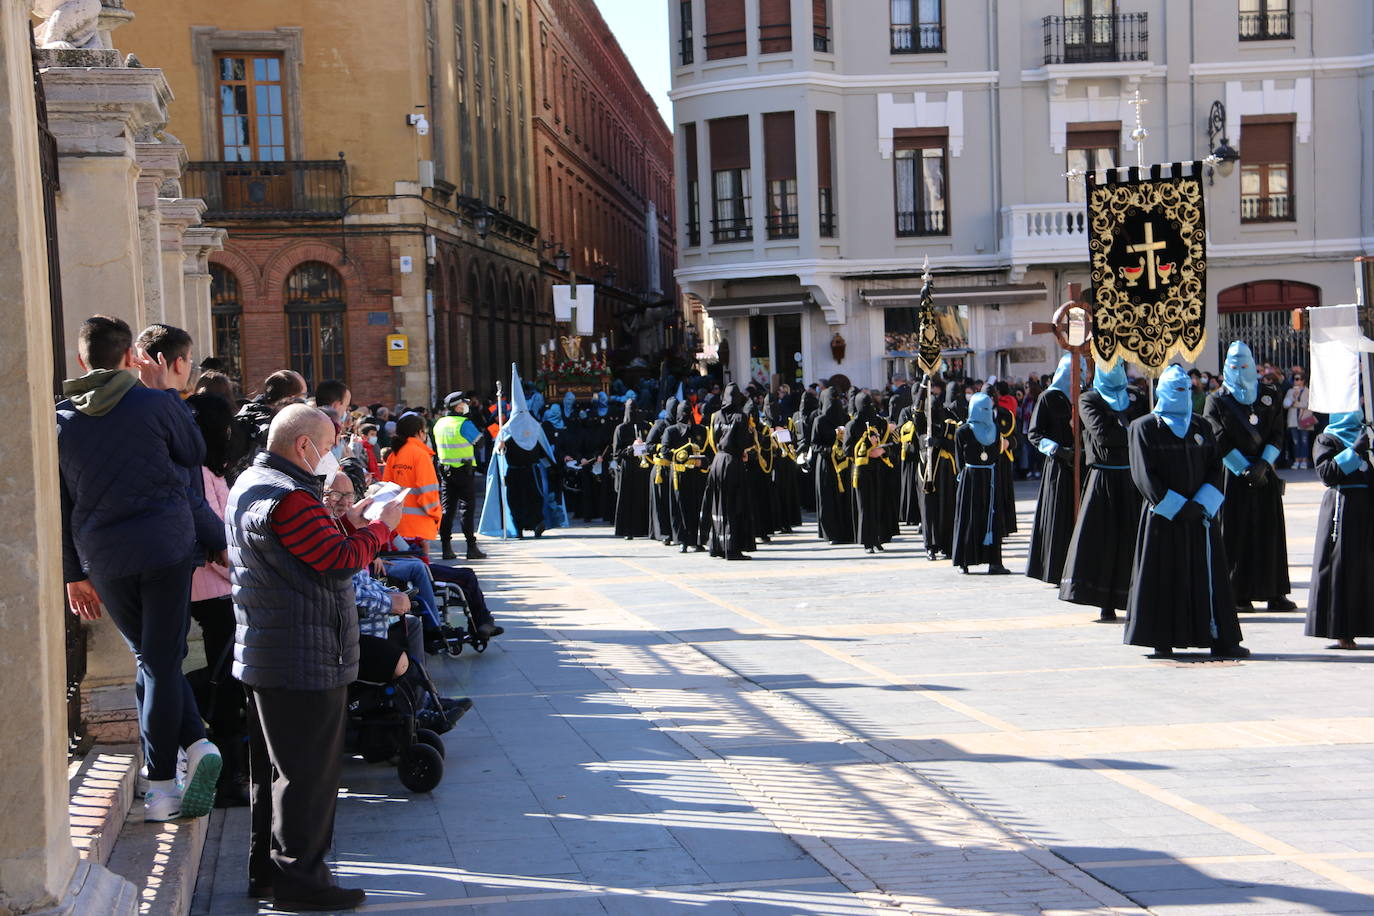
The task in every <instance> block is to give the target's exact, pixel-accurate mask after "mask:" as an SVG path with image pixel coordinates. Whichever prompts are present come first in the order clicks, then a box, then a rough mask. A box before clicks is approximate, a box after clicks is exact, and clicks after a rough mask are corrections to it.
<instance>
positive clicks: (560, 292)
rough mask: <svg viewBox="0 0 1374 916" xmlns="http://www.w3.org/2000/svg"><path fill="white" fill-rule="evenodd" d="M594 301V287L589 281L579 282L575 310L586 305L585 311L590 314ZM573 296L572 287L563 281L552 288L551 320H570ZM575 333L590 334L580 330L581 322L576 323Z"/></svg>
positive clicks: (579, 310)
mask: <svg viewBox="0 0 1374 916" xmlns="http://www.w3.org/2000/svg"><path fill="white" fill-rule="evenodd" d="M595 301H596V287H595V286H594V285H592V284H590V283H580V284H578V286H577V299H576V304H577V310H578V312H579V313H580V312H581V311H582V308H583V306H584V305H585V306H586V309H587V313H588V314H589V315H590V314H591V306H592V303H594V302H595ZM573 303H574V300H573V297H572V287H571V286H569V285H568V284H566V283H564V284H561V285H557V286H554V288H553V320H554V321H572V320H573ZM588 321H589V322H590V319H588ZM577 324H578V330H577V333H578V334H580V335H583V336H586V335H587V334H590V333H591V331H590V330H587V331H583V330H582V322H581V321H579V322H578V323H577Z"/></svg>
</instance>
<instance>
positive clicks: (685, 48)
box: [677, 35, 696, 67]
mask: <svg viewBox="0 0 1374 916" xmlns="http://www.w3.org/2000/svg"><path fill="white" fill-rule="evenodd" d="M692 41H693V39H692V36H691V35H687V36H685V37H683V38H679V39H678V40H677V43H678V47H679V48H680V49H681V53H682V66H684V67H685V66H687V65H688V64H690V63H692V62H693V61H694V60H695V59H696V55H695V54H694V53H693V44H692Z"/></svg>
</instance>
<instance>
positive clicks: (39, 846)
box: [0, 0, 136, 914]
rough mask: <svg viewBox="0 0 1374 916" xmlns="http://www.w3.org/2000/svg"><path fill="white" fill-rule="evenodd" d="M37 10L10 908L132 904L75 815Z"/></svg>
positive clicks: (12, 246)
mask: <svg viewBox="0 0 1374 916" xmlns="http://www.w3.org/2000/svg"><path fill="white" fill-rule="evenodd" d="M28 12H29V4H28V2H26V0H0V322H3V327H4V329H5V332H4V334H0V401H2V402H3V403H4V404H5V407H6V416H7V418H8V420H9V433H10V434H9V435H7V436H5V437H4V438H3V439H0V518H4V519H7V520H9V521H10V522H11V524H10V525H9V529H10V530H8V531H7V532H6V534H5V537H4V538H3V539H0V631H3V632H4V634H5V638H4V640H3V641H0V734H2V735H5V736H6V740H4V741H3V742H0V772H3V773H4V778H3V779H0V811H3V812H4V814H3V816H2V817H0V911H4V912H7V913H29V912H33V911H36V910H41V909H45V908H49V907H51V908H54V909H56V910H58V911H60V912H68V913H70V912H82V913H97V912H99V913H110V914H121V913H130V914H131V913H133V912H134V911H135V909H134V908H135V906H136V897H135V896H134V893H133V890H132V888H131V887H129V885H128V883H127V882H126V881H124V880H123V879H122V878H120V877H118V876H117V875H114V874H112V873H111V872H109V871H107V870H106V869H104V868H103V867H100V866H98V865H91V864H90V863H86V862H78V860H77V856H76V852H75V850H74V849H73V848H72V844H71V826H70V824H69V822H68V817H67V760H66V750H67V741H66V728H65V715H64V709H63V707H64V704H65V696H66V689H65V681H66V673H65V654H64V651H63V615H64V614H66V613H67V610H66V608H65V606H64V601H63V589H62V572H61V568H62V567H61V530H60V523H59V520H58V519H59V511H60V508H59V498H58V485H57V440H56V435H55V432H54V428H53V409H52V397H51V392H50V391H49V390H48V389H49V385H50V382H49V379H50V378H51V376H52V355H51V354H52V339H51V329H50V328H51V326H50V324H49V309H50V299H49V290H48V266H47V246H46V232H45V227H44V219H43V204H42V181H41V179H40V177H39V176H40V172H39V158H38V139H37V116H36V112H35V108H34V95H33V71H32V66H31V63H30V60H31V58H30V52H29V47H30V45H29V41H30V39H29V16H28ZM90 212H93V211H87V214H88V219H89V213H90ZM94 212H99V211H94ZM92 222H96V221H92ZM100 222H102V223H103V220H102V221H100ZM69 252H70V254H69V255H68V256H69V257H71V258H73V259H74V260H85V259H88V258H90V257H91V256H90V255H89V254H88V253H87V252H86V251H85V250H83V249H82V248H79V247H78V248H74V249H69ZM21 522H22V523H21Z"/></svg>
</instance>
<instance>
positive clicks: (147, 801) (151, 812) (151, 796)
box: [143, 779, 181, 822]
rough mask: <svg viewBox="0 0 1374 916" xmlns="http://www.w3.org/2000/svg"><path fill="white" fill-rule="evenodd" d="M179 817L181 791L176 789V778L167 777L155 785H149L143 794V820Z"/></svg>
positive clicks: (164, 819) (158, 820) (159, 820)
mask: <svg viewBox="0 0 1374 916" xmlns="http://www.w3.org/2000/svg"><path fill="white" fill-rule="evenodd" d="M179 817H181V793H180V792H178V791H177V789H176V780H173V779H168V780H163V781H162V782H159V783H158V784H157V785H149V786H148V791H147V792H146V793H145V794H144V796H143V819H144V820H145V821H157V822H162V821H174V820H176V819H177V818H179Z"/></svg>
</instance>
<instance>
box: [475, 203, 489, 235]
mask: <svg viewBox="0 0 1374 916" xmlns="http://www.w3.org/2000/svg"><path fill="white" fill-rule="evenodd" d="M472 225H473V228H475V229H476V230H477V237H478V238H479V239H485V238H486V237H487V236H488V235H490V234H491V210H490V209H489V208H487V207H483V208H482V209H481V210H479V211H477V215H476V216H475V217H473V219H472Z"/></svg>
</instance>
